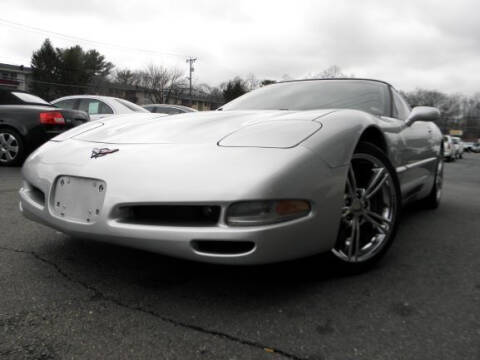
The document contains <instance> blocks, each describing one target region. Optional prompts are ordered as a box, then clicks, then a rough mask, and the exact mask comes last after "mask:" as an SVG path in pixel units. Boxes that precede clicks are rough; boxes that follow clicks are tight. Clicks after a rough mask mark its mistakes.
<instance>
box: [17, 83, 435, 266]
mask: <svg viewBox="0 0 480 360" xmlns="http://www.w3.org/2000/svg"><path fill="white" fill-rule="evenodd" d="M438 117H439V111H438V110H437V109H435V108H430V107H416V108H414V109H413V110H412V109H410V107H409V106H408V104H407V103H406V102H405V100H404V99H403V98H402V96H401V95H400V94H399V93H398V92H397V91H396V90H395V89H394V88H393V87H392V86H391V85H389V84H388V83H385V82H382V81H376V80H367V79H348V80H347V79H343V80H342V79H329V80H325V79H323V80H305V81H291V82H283V83H276V84H272V85H268V86H264V87H262V88H260V89H257V90H253V91H251V92H249V93H247V94H245V95H243V96H241V97H239V98H237V99H235V100H233V101H232V102H230V103H228V104H226V105H223V106H222V108H221V111H208V112H191V113H188V114H183V115H181V116H178V117H177V118H175V119H173V117H168V116H165V117H164V119H162V121H157V120H156V116H154V117H153V118H150V119H144V120H141V121H132V120H131V119H129V116H125V117H124V118H123V119H111V120H108V119H107V120H105V121H102V122H91V123H90V124H85V125H83V126H82V128H81V129H80V128H79V129H73V130H72V131H70V132H68V133H65V134H62V135H60V136H59V137H57V138H56V139H53V140H52V141H50V142H48V144H46V145H45V146H44V147H42V148H41V149H40V150H39V151H37V152H36V154H35V157H33V158H30V159H28V160H27V162H26V163H25V165H24V167H23V172H22V174H23V177H24V182H23V187H22V189H21V190H20V198H21V209H22V211H23V213H24V215H25V216H27V217H28V218H30V219H33V220H36V221H39V222H41V223H43V224H49V225H50V226H52V227H54V228H56V229H57V230H59V231H62V232H65V233H67V234H70V235H73V236H82V238H92V239H95V238H100V239H102V240H105V241H110V242H113V243H117V244H123V245H129V246H133V247H139V248H143V249H147V250H150V251H157V252H159V253H164V254H167V255H171V256H177V257H183V258H187V259H191V260H197V261H205V262H213V263H225V264H259V263H269V262H278V261H283V260H289V259H294V258H299V257H303V256H309V255H313V254H318V253H322V252H326V253H328V254H329V255H330V257H331V259H332V261H334V262H335V263H336V264H339V265H340V264H341V265H342V266H344V267H346V268H348V269H351V270H353V271H360V270H362V269H365V268H366V267H368V266H370V265H371V264H373V263H374V262H376V261H377V260H378V259H380V258H381V257H382V256H383V255H384V254H385V253H386V251H387V250H388V248H389V247H390V245H391V244H392V241H393V239H394V236H395V232H396V229H397V225H398V223H399V216H400V208H401V206H402V204H405V203H407V202H412V201H421V202H422V203H423V204H424V206H426V207H430V208H435V207H437V206H438V205H439V202H440V197H441V191H442V183H443V180H442V179H443V152H442V134H441V131H440V129H439V128H438V127H437V126H436V125H435V123H433V122H432V121H434V120H436V119H438ZM67 149H68V153H69V156H68V158H66V157H65V156H64V153H65V151H67ZM40 174H41V181H40V180H39V179H40V176H39V175H40ZM39 194H43V196H42V195H39ZM45 199H50V200H49V201H50V202H49V203H46V202H45ZM49 204H55V205H54V206H51V205H49Z"/></svg>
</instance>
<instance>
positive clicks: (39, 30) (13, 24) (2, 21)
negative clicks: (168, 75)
mask: <svg viewBox="0 0 480 360" xmlns="http://www.w3.org/2000/svg"><path fill="white" fill-rule="evenodd" d="M0 24H1V25H4V26H10V27H13V28H19V29H22V30H27V31H32V32H37V33H44V34H50V35H55V36H57V37H60V38H64V39H69V40H75V41H82V42H87V43H92V44H98V45H104V46H109V47H114V48H120V49H123V50H128V51H132V50H133V51H139V52H144V53H150V54H157V55H169V56H177V57H183V58H184V57H190V55H186V54H180V53H174V52H161V51H156V50H150V49H142V48H135V47H130V46H125V45H120V44H113V43H108V42H104V41H98V40H90V39H85V38H81V37H78V36H74V35H68V34H62V33H59V32H56V31H51V30H46V29H42V28H38V27H35V26H30V25H26V24H21V23H18V22H14V21H10V20H5V19H2V18H0Z"/></svg>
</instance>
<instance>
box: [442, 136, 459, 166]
mask: <svg viewBox="0 0 480 360" xmlns="http://www.w3.org/2000/svg"><path fill="white" fill-rule="evenodd" d="M455 155H456V151H455V145H454V143H453V139H452V137H451V136H450V135H444V136H443V156H444V157H445V159H446V160H448V161H454V160H455V158H456V156H455Z"/></svg>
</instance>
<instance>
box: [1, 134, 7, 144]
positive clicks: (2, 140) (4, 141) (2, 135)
mask: <svg viewBox="0 0 480 360" xmlns="http://www.w3.org/2000/svg"><path fill="white" fill-rule="evenodd" d="M0 143H1V144H2V145H4V146H5V145H7V140H6V139H5V134H0Z"/></svg>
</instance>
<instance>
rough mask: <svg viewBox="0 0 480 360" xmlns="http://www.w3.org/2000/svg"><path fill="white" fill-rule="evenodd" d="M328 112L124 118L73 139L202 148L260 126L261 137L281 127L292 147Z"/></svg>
mask: <svg viewBox="0 0 480 360" xmlns="http://www.w3.org/2000/svg"><path fill="white" fill-rule="evenodd" d="M332 111H333V110H313V111H284V110H261V111H208V112H195V113H185V114H178V115H171V116H154V117H153V118H145V119H138V118H137V119H130V118H129V117H128V116H125V117H123V118H115V119H113V118H112V119H109V120H99V121H101V122H102V123H103V126H97V127H95V128H93V129H91V130H88V131H85V132H82V133H80V134H78V135H76V136H74V138H75V139H76V140H83V141H91V142H99V143H110V144H205V143H217V142H219V141H220V140H222V139H224V138H225V137H227V136H229V135H231V134H234V133H236V132H238V131H239V130H241V129H242V131H243V130H244V129H247V128H256V130H255V131H254V132H255V133H258V132H259V129H258V127H259V126H260V125H261V127H262V129H261V130H262V131H263V136H265V134H268V130H269V129H278V128H279V124H281V125H284V126H282V127H281V130H277V131H280V132H281V133H282V136H283V138H285V137H288V133H292V136H293V139H290V142H293V143H295V141H297V140H298V139H303V138H305V137H307V136H309V135H310V134H311V133H312V132H314V131H316V130H318V129H319V128H320V127H321V124H320V123H318V122H314V123H312V121H314V120H318V119H320V118H321V117H323V116H325V115H327V114H329V113H331V112H332ZM306 122H310V124H306ZM269 125H271V126H269ZM298 129H300V130H298ZM274 132H275V131H274ZM285 134H287V135H285ZM297 142H298V141H297ZM226 146H228V145H226ZM280 147H281V146H280Z"/></svg>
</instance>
